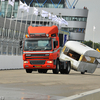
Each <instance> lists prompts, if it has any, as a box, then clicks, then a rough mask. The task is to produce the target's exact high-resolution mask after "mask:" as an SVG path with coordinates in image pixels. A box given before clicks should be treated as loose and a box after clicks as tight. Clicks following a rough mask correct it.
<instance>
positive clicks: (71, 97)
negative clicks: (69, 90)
mask: <svg viewBox="0 0 100 100" xmlns="http://www.w3.org/2000/svg"><path fill="white" fill-rule="evenodd" d="M97 92H100V89H96V90H92V91H88V92H84V93H80V94H76V95H73V96H70V97H66V98H63V99H60V100H74V99H77V98H80V97H83V96H87V95H90V94H94V93H97Z"/></svg>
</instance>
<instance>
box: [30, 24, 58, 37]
mask: <svg viewBox="0 0 100 100" xmlns="http://www.w3.org/2000/svg"><path fill="white" fill-rule="evenodd" d="M32 33H46V34H54V33H55V34H56V36H57V34H58V27H57V26H55V25H53V26H37V27H32V26H29V27H28V34H29V35H30V34H32Z"/></svg>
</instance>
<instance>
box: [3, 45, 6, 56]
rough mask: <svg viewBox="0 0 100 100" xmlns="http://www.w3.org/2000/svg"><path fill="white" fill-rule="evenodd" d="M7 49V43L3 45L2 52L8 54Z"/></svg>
mask: <svg viewBox="0 0 100 100" xmlns="http://www.w3.org/2000/svg"><path fill="white" fill-rule="evenodd" d="M6 51H7V47H6V46H5V45H3V48H2V52H3V55H6V53H7V52H6Z"/></svg>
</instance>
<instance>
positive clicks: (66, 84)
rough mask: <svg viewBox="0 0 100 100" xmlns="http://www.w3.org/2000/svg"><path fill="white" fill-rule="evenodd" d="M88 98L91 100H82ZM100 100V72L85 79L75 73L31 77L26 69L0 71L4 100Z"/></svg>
mask: <svg viewBox="0 0 100 100" xmlns="http://www.w3.org/2000/svg"><path fill="white" fill-rule="evenodd" d="M88 91H89V92H88ZM93 93H94V94H95V93H97V94H96V95H93ZM85 95H86V96H88V99H87V98H86V99H84V98H83V99H82V98H80V97H84V96H85ZM91 95H92V96H93V97H95V98H93V97H92V96H91ZM90 97H92V99H91V98H90ZM98 98H100V68H97V69H96V71H95V72H94V73H93V74H89V73H85V74H84V75H82V74H80V72H76V71H73V70H71V72H70V74H69V75H67V74H60V73H59V74H53V73H52V71H48V72H47V74H40V73H38V72H37V71H33V72H32V73H31V74H27V73H26V72H25V70H22V69H21V70H1V71H0V100H73V99H75V100H100V99H98Z"/></svg>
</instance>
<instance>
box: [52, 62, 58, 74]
mask: <svg viewBox="0 0 100 100" xmlns="http://www.w3.org/2000/svg"><path fill="white" fill-rule="evenodd" d="M58 73H59V60H57V61H56V69H53V74H58Z"/></svg>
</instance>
